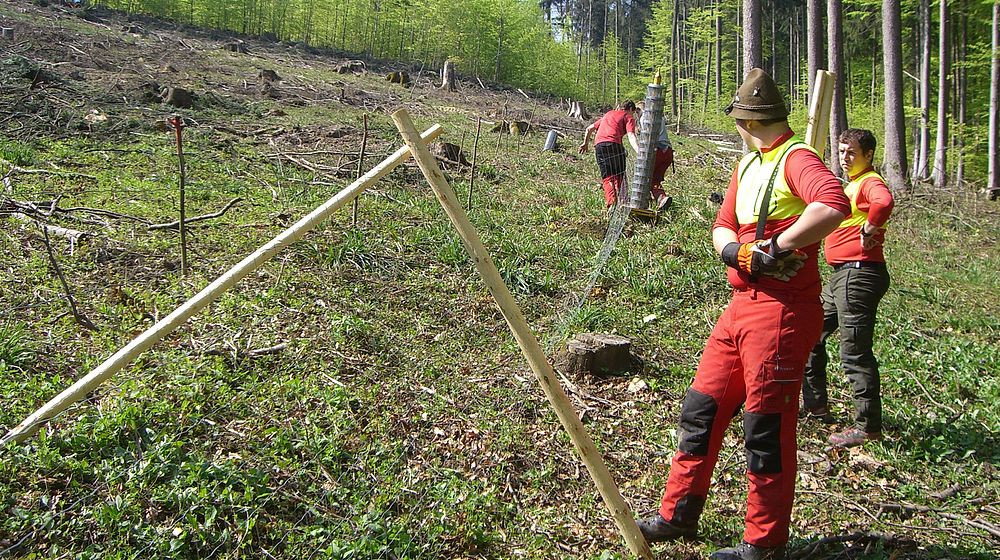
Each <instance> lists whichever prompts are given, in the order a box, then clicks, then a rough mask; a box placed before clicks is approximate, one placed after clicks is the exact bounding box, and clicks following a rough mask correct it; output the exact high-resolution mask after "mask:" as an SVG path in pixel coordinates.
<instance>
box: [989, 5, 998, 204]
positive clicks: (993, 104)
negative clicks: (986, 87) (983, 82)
mask: <svg viewBox="0 0 1000 560" xmlns="http://www.w3.org/2000/svg"><path fill="white" fill-rule="evenodd" d="M998 110H1000V2H994V3H993V57H992V64H991V68H990V131H989V154H988V157H989V163H988V165H987V177H986V189H987V190H988V191H989V192H990V199H993V200H996V198H997V195H998V194H1000V142H998V140H1000V138H998V134H997V133H998V131H997V127H998V124H1000V123H998V122H997V119H998V117H997V111H998Z"/></svg>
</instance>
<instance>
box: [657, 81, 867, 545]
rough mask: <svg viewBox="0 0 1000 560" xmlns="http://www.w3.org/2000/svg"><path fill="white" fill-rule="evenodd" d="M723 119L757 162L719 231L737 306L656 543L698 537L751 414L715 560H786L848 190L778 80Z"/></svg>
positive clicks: (716, 353)
mask: <svg viewBox="0 0 1000 560" xmlns="http://www.w3.org/2000/svg"><path fill="white" fill-rule="evenodd" d="M726 113H727V114H728V115H729V116H731V117H733V118H735V119H736V129H737V131H739V133H740V136H741V137H742V138H743V141H744V142H746V145H747V146H748V147H749V148H750V150H751V151H750V153H748V154H747V155H746V156H744V157H743V159H742V160H741V161H740V164H739V166H738V167H737V169H736V170H735V171H734V172H733V175H732V179H731V180H730V183H729V189H728V190H727V191H726V195H725V198H724V199H723V203H722V207H721V208H720V209H719V213H718V216H717V217H716V219H715V223H714V225H713V229H712V241H713V244H714V246H715V249H716V251H718V252H719V253H720V255H721V256H722V261H723V262H724V263H725V264H726V265H727V266H728V267H729V268H728V275H729V283H730V284H731V285H732V287H733V297H732V300H731V301H730V303H729V305H728V307H726V310H725V311H724V312H723V314H722V316H721V317H720V318H719V321H718V322H717V323H716V325H715V328H714V329H713V330H712V334H711V336H709V339H708V342H707V343H706V344H705V349H704V352H703V353H702V357H701V361H700V363H699V364H698V370H697V372H696V373H695V377H694V382H693V383H692V384H691V387H690V388H689V389H688V392H687V394H686V396H685V397H684V403H683V405H682V407H681V417H680V429H679V430H678V438H679V443H678V450H677V453H676V455H674V459H673V462H672V464H671V466H670V476H669V478H668V480H667V485H666V490H665V492H664V494H663V499H662V501H661V504H660V509H659V512H658V513H657V514H656V515H655V516H653V517H650V518H648V519H643V520H640V521H639V528H640V530H641V531H642V534H643V536H645V538H646V540H647V541H649V542H656V541H666V540H674V539H679V538H692V537H695V536H696V534H697V530H698V518H699V517H700V515H701V512H702V509H703V508H704V506H705V500H706V499H707V497H708V490H709V485H710V483H711V480H712V470H713V469H714V468H715V463H716V460H717V459H718V456H719V450H720V448H721V447H722V437H723V433H724V432H725V430H726V427H727V426H728V425H729V423H730V421H731V420H732V419H733V418H734V417H735V416H736V414H737V413H738V412H739V409H740V407H741V406H742V407H744V412H743V437H744V443H745V446H746V459H747V477H748V479H749V492H748V495H747V512H746V527H745V530H744V533H743V540H742V542H741V543H740V544H738V545H737V546H735V547H732V548H726V549H723V550H719V551H716V552H715V553H714V554H712V556H711V558H713V559H714V560H771V559H779V558H783V557H784V553H785V545H786V543H787V542H788V533H789V522H790V517H791V511H792V501H793V498H794V490H795V471H796V458H795V454H796V441H795V430H796V424H797V420H798V407H799V390H800V388H801V385H802V372H803V369H804V368H805V363H806V358H807V357H808V356H809V351H810V350H811V349H812V348H813V346H815V344H816V341H817V340H818V339H819V335H820V330H821V328H822V323H823V307H822V305H821V304H820V297H819V296H820V277H819V268H818V265H817V253H818V251H819V242H820V241H821V240H822V239H823V238H824V237H825V236H826V235H827V234H828V233H830V232H831V231H833V229H834V228H836V227H837V225H838V224H839V223H840V222H841V221H842V220H843V219H844V217H845V216H848V215H849V214H850V211H851V205H850V201H848V199H847V197H846V196H844V191H843V189H842V188H841V185H840V182H839V181H838V180H837V178H836V177H835V176H834V175H833V173H831V172H830V170H829V169H827V168H826V166H825V165H824V164H823V161H822V159H821V158H820V157H819V156H818V155H817V154H816V152H815V151H814V150H813V149H812V148H811V147H810V146H808V145H807V144H805V143H803V142H802V141H801V140H800V139H799V138H798V137H796V136H795V135H794V133H793V132H792V130H791V129H790V128H789V126H788V121H787V115H788V109H787V108H786V106H785V103H784V100H783V99H782V97H781V94H780V93H779V92H778V88H777V86H776V85H775V83H774V80H772V79H771V77H770V76H769V75H768V74H767V73H766V72H764V71H763V70H761V69H760V68H754V69H753V70H752V71H751V72H750V73H749V74H748V75H747V77H746V80H745V81H744V82H743V84H742V85H741V86H740V88H739V90H737V92H736V96H735V97H734V99H733V102H732V103H731V104H730V105H729V107H728V108H727V109H726Z"/></svg>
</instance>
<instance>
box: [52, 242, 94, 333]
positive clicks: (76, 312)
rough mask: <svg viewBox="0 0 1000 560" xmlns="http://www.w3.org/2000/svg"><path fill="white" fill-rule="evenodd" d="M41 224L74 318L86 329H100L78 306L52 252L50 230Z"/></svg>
mask: <svg viewBox="0 0 1000 560" xmlns="http://www.w3.org/2000/svg"><path fill="white" fill-rule="evenodd" d="M40 225H41V226H42V233H43V234H44V235H45V251H46V252H47V253H48V254H49V263H50V264H51V265H52V269H53V270H55V272H56V276H58V277H59V282H61V283H62V287H63V290H64V292H65V294H66V300H67V301H68V302H69V309H70V312H71V313H72V314H73V318H74V319H76V322H77V323H80V325H82V326H83V327H84V328H86V329H90V330H92V331H96V330H98V329H97V326H96V325H94V323H92V322H91V321H90V319H88V318H87V316H86V315H84V314H82V313H80V311H79V310H78V309H77V308H76V300H74V299H73V292H71V291H70V289H69V284H68V283H67V282H66V277H65V276H63V273H62V269H61V268H59V263H58V262H56V256H55V255H54V254H53V253H52V243H51V242H50V241H49V230H48V229H47V228H46V227H45V225H44V224H40Z"/></svg>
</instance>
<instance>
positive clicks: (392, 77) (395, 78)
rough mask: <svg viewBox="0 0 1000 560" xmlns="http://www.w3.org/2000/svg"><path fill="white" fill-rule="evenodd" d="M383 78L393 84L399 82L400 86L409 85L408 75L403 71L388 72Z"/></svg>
mask: <svg viewBox="0 0 1000 560" xmlns="http://www.w3.org/2000/svg"><path fill="white" fill-rule="evenodd" d="M385 79H386V80H387V81H389V82H390V83H393V84H399V85H401V86H408V85H410V75H409V74H407V73H406V72H405V71H400V72H389V73H388V74H386V75H385Z"/></svg>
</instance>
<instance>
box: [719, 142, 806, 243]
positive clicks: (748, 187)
mask: <svg viewBox="0 0 1000 560" xmlns="http://www.w3.org/2000/svg"><path fill="white" fill-rule="evenodd" d="M799 149H806V150H812V148H811V147H810V146H808V145H807V144H804V143H802V141H801V140H800V139H799V138H798V137H797V136H792V137H791V138H789V139H788V140H787V141H785V143H784V144H782V145H781V146H779V147H778V148H777V149H774V150H771V151H769V152H767V153H761V152H752V153H749V154H747V155H746V156H744V157H743V160H742V161H740V166H739V175H738V177H739V182H738V186H737V191H736V219H737V221H738V222H739V223H740V224H751V223H757V212H758V208H759V206H760V203H761V201H762V199H763V197H764V192H765V191H766V190H767V183H768V182H769V181H770V179H771V175H772V174H773V173H774V172H775V170H776V169H775V168H776V167H777V175H776V176H775V180H774V187H773V189H772V191H771V200H770V204H769V205H768V206H769V208H768V209H767V219H769V220H771V219H773V220H780V219H784V218H790V217H793V216H798V215H799V214H802V212H803V211H804V210H805V207H806V203H805V202H804V201H803V200H802V199H800V198H799V197H797V196H795V195H794V194H793V193H792V190H791V187H789V186H788V183H787V182H786V181H785V162H786V161H787V160H788V154H790V153H792V152H793V151H795V150H799ZM813 151H814V152H815V150H813Z"/></svg>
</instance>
